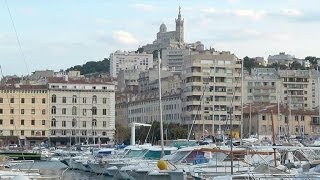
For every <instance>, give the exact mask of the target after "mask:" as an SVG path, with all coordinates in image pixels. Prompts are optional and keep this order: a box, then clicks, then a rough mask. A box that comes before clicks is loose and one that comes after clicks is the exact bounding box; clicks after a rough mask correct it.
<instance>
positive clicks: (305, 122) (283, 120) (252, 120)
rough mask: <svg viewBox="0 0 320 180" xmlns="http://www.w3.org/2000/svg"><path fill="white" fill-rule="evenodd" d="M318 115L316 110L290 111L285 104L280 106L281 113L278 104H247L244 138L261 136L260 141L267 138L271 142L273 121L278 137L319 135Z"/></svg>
mask: <svg viewBox="0 0 320 180" xmlns="http://www.w3.org/2000/svg"><path fill="white" fill-rule="evenodd" d="M317 114H318V113H317V112H316V111H314V110H306V109H302V108H301V109H290V108H289V106H287V105H285V104H280V107H279V113H278V106H277V104H260V103H255V104H246V105H245V107H244V116H243V117H244V118H243V129H244V130H243V132H245V134H244V137H249V135H259V138H260V139H261V138H263V137H267V138H269V139H270V140H271V136H272V120H273V123H274V129H275V135H276V136H277V137H279V136H280V137H288V136H292V135H294V136H299V137H302V136H304V137H311V136H313V135H319V133H320V131H319V130H320V128H319V127H320V125H319V123H318V121H317V119H318V115H317ZM250 127H251V128H250ZM318 129H319V130H318Z"/></svg>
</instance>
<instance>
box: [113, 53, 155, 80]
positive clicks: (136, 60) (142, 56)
mask: <svg viewBox="0 0 320 180" xmlns="http://www.w3.org/2000/svg"><path fill="white" fill-rule="evenodd" d="M152 67H153V55H152V54H147V53H145V52H143V53H136V52H134V51H133V52H126V51H124V52H122V51H116V52H114V53H111V54H110V75H111V76H112V77H114V78H115V77H117V76H118V73H119V72H120V71H121V70H131V69H139V70H148V69H149V68H152Z"/></svg>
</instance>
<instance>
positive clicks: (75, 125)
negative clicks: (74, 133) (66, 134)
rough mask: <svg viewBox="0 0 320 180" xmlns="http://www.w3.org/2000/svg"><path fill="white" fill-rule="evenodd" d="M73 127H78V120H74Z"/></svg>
mask: <svg viewBox="0 0 320 180" xmlns="http://www.w3.org/2000/svg"><path fill="white" fill-rule="evenodd" d="M72 127H77V120H76V119H73V120H72Z"/></svg>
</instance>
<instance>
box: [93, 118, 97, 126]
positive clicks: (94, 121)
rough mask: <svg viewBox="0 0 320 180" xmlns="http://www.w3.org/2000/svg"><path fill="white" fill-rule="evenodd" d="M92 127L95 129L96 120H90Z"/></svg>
mask: <svg viewBox="0 0 320 180" xmlns="http://www.w3.org/2000/svg"><path fill="white" fill-rule="evenodd" d="M92 127H97V120H96V119H93V120H92Z"/></svg>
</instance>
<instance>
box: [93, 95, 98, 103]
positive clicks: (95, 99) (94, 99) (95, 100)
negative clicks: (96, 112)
mask: <svg viewBox="0 0 320 180" xmlns="http://www.w3.org/2000/svg"><path fill="white" fill-rule="evenodd" d="M92 104H97V96H96V95H93V96H92Z"/></svg>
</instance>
